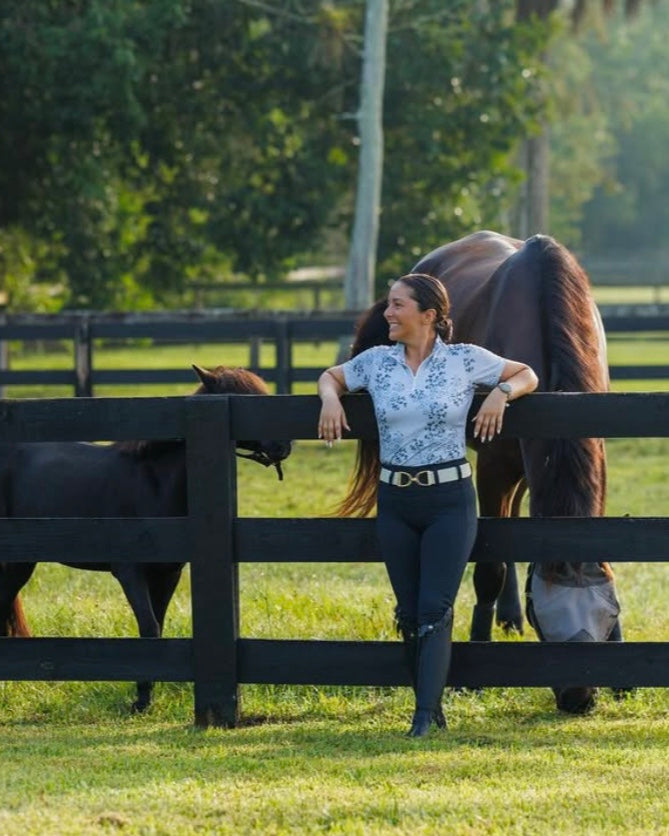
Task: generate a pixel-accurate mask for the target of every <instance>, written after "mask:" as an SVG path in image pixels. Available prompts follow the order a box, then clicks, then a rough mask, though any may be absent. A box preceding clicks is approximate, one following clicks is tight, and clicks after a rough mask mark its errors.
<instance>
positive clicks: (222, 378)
mask: <svg viewBox="0 0 669 836" xmlns="http://www.w3.org/2000/svg"><path fill="white" fill-rule="evenodd" d="M193 369H194V370H195V372H196V374H197V376H198V377H199V379H200V386H199V387H198V389H197V390H196V391H195V393H194V394H196V395H208V394H214V395H221V394H244V395H266V394H268V390H267V386H266V384H265V382H264V381H263V380H262V378H260V377H258V376H257V375H255V374H253V373H252V372H249V371H248V370H246V369H240V368H229V367H226V366H218V367H216V368H215V369H213V370H211V371H209V370H206V369H203V368H200V367H199V366H195V365H194V366H193ZM236 447H237V448H238V449H237V450H236V452H237V455H240V456H243V457H244V458H250V459H252V460H253V461H256V462H258V463H260V464H262V465H264V466H274V467H275V468H276V471H277V474H278V476H279V478H280V479H281V478H283V474H282V471H281V462H282V461H283V460H284V459H285V458H286V457H287V456H288V455H289V454H290V451H291V443H290V442H289V441H237V443H236ZM240 449H241V450H246V451H248V452H247V453H241V452H239V450H240ZM186 484H187V483H186V447H185V441H184V440H183V439H181V440H178V439H176V440H165V441H161V440H158V441H121V442H116V443H114V444H110V445H101V444H88V443H82V442H29V443H15V444H14V443H6V444H0V516H4V517H179V516H186V515H187V513H188V506H187V492H186ZM35 565H36V564H35V563H0V636H15V637H27V636H30V630H29V628H28V624H27V622H26V618H25V615H24V612H23V607H22V604H21V599H20V597H19V591H20V590H21V589H22V588H23V586H24V585H25V584H26V583H27V582H28V580H29V579H30V577H31V575H32V573H33V571H34V569H35ZM66 565H69V566H72V567H74V568H79V569H93V570H99V571H107V572H111V574H112V575H113V576H114V577H115V578H116V579H117V580H118V582H119V583H120V584H121V587H122V589H123V592H124V593H125V596H126V598H127V600H128V603H129V604H130V606H131V608H132V611H133V613H134V615H135V618H136V620H137V626H138V629H139V635H140V636H141V637H142V638H159V637H160V636H161V635H162V631H163V623H164V619H165V613H166V611H167V607H168V605H169V603H170V601H171V599H172V596H173V594H174V591H175V589H176V586H177V584H178V582H179V578H180V577H181V572H182V569H183V566H184V564H175V563H163V564H161V563H140V564H138V563H113V564H108V563H87V564H81V563H79V564H66ZM152 685H153V683H151V682H138V683H137V699H136V700H135V702H134V703H133V705H132V710H133V711H135V712H137V711H144V710H145V709H147V708H148V706H149V704H150V702H151V691H152Z"/></svg>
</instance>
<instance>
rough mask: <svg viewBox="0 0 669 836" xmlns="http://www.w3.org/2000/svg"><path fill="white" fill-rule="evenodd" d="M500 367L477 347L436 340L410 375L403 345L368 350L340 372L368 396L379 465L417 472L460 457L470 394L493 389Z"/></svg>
mask: <svg viewBox="0 0 669 836" xmlns="http://www.w3.org/2000/svg"><path fill="white" fill-rule="evenodd" d="M504 363H505V360H504V358H502V357H499V356H498V355H497V354H493V353H492V352H491V351H488V350H487V349H486V348H481V347H480V346H478V345H469V344H467V343H455V344H450V343H445V342H443V341H442V340H440V339H437V340H436V341H435V343H434V348H433V349H432V353H431V354H430V355H429V356H428V357H426V358H425V360H423V362H422V363H421V364H420V366H419V368H418V371H417V372H416V374H415V375H414V373H413V372H412V370H411V369H410V368H409V366H408V365H407V363H406V360H405V357H404V345H403V344H402V343H397V344H396V345H392V346H388V345H379V346H374V347H373V348H369V349H367V351H363V352H361V353H360V354H358V356H357V357H354V358H353V359H352V360H349V361H348V362H346V363H344V364H343V367H342V368H343V372H344V379H345V380H346V387H347V389H349V390H350V391H352V392H354V391H356V390H357V389H366V390H367V391H368V392H369V394H370V395H371V398H372V401H373V403H374V412H375V413H376V421H377V425H378V429H379V442H380V453H381V462H382V463H383V464H386V465H410V466H416V467H422V466H426V465H432V464H438V463H441V462H447V461H451V460H452V459H461V458H463V457H464V455H465V426H466V421H467V413H468V412H469V407H470V406H471V403H472V398H473V397H474V389H475V387H476V385H477V384H482V385H484V386H491V387H492V386H495V385H497V383H499V379H500V375H501V374H502V370H503V368H504Z"/></svg>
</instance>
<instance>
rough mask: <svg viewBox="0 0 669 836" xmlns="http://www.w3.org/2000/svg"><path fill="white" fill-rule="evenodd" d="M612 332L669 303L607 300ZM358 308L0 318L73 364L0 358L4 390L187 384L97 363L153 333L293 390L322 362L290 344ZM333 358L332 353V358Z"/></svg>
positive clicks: (84, 390) (324, 332)
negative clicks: (59, 346)
mask: <svg viewBox="0 0 669 836" xmlns="http://www.w3.org/2000/svg"><path fill="white" fill-rule="evenodd" d="M602 314H603V318H604V325H605V327H606V330H607V332H608V333H609V334H618V333H621V332H633V333H639V332H645V333H650V332H669V305H634V306H631V305H628V306H603V307H602ZM356 318H357V314H355V313H350V312H349V313H346V312H343V313H339V314H332V313H329V314H321V313H318V312H313V313H310V314H303V315H298V314H275V315H272V314H265V315H262V316H260V315H257V314H254V313H253V312H246V313H245V312H240V311H235V312H231V311H221V312H219V313H206V314H205V313H203V314H199V313H180V314H179V313H167V314H142V315H135V314H83V313H82V314H62V315H54V316H48V315H44V316H37V315H11V316H5V317H2V318H0V346H5V347H6V346H7V344H8V341H11V340H15V341H21V342H32V341H43V342H44V341H62V340H65V341H68V342H71V343H72V346H73V366H72V368H70V369H62V370H53V369H35V370H18V369H12V368H11V358H8V357H7V352H6V350H5V352H4V354H5V362H4V363H0V389H1V388H2V387H3V386H9V385H18V386H27V385H33V386H34V385H58V384H60V385H67V386H71V387H72V389H73V393H74V394H75V395H76V396H84V397H90V396H91V395H93V393H94V389H95V386H97V385H104V384H134V383H183V382H190V381H191V380H192V377H193V375H192V372H191V370H190V369H189V368H187V367H184V368H180V369H146V368H144V369H100V368H96V367H95V363H94V356H95V346H96V341H100V340H104V341H108V342H109V341H113V340H127V339H151V340H154V341H181V342H192V343H198V344H200V343H203V342H221V343H226V342H228V343H230V342H236V343H248V345H249V362H248V363H247V364H246V365H247V366H248V367H249V368H250V369H252V370H253V371H255V372H257V373H259V374H261V375H262V377H264V378H265V380H267V381H268V382H270V383H274V384H275V385H276V391H277V392H278V393H279V394H287V393H291V392H292V391H293V386H294V384H295V383H300V382H311V383H313V382H315V381H316V380H317V378H318V375H319V374H320V373H321V371H322V366H309V367H303V366H296V365H295V364H294V362H293V346H294V345H295V344H296V343H315V342H322V341H326V340H339V339H340V338H342V337H343V338H348V339H352V334H353V329H354V324H355V321H356ZM261 342H265V343H270V344H272V345H274V346H275V363H274V365H273V366H271V367H261V366H260V361H259V351H258V347H259V345H260V343H261ZM332 359H333V362H334V359H335V358H334V357H333V358H332ZM610 371H611V377H612V378H613V379H625V380H635V379H636V380H653V379H655V380H666V379H667V378H669V366H668V365H659V364H658V365H652V366H648V365H646V366H614V367H612V368H611V370H610Z"/></svg>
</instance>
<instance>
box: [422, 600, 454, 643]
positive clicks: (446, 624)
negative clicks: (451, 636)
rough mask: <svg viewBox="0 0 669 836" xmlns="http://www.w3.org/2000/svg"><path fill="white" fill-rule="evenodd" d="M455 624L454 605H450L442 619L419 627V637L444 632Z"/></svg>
mask: <svg viewBox="0 0 669 836" xmlns="http://www.w3.org/2000/svg"><path fill="white" fill-rule="evenodd" d="M452 625H453V607H448V609H447V610H446V612H445V613H444V614H443V615H442V616H441V618H440V619H438V620H437V621H435V622H434V623H432V624H421V625H420V626H419V627H418V638H420V639H422V638H424V637H425V636H428V635H430V634H432V633H442V632H443V631H444V630H448V629H449V628H450V627H452Z"/></svg>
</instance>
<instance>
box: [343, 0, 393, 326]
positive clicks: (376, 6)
mask: <svg viewBox="0 0 669 836" xmlns="http://www.w3.org/2000/svg"><path fill="white" fill-rule="evenodd" d="M387 30H388V0H367V7H366V11H365V47H364V57H363V66H362V81H361V84H360V110H359V111H358V127H359V135H360V157H359V160H358V185H357V192H356V201H355V217H354V220H353V232H352V236H351V246H350V250H349V257H348V267H347V270H346V279H345V282H344V297H345V302H346V308H347V309H348V310H355V311H360V310H363V309H364V308H367V307H369V305H370V304H371V303H372V301H373V299H374V271H375V265H376V250H377V243H378V235H379V213H380V203H381V181H382V175H383V90H384V85H385V72H386V34H387Z"/></svg>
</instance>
